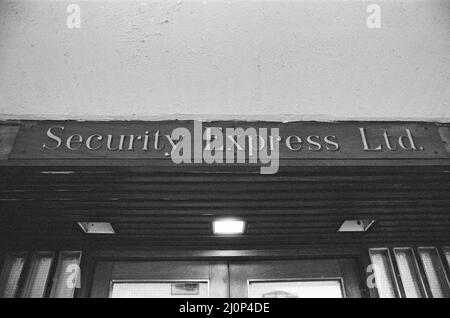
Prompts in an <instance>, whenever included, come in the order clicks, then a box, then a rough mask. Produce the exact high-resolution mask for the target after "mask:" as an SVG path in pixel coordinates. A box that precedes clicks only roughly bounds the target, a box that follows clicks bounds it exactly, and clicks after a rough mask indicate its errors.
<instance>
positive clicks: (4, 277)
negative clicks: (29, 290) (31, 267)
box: [0, 253, 26, 298]
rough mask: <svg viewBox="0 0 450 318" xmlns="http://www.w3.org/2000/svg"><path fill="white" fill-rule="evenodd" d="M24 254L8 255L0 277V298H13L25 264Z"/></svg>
mask: <svg viewBox="0 0 450 318" xmlns="http://www.w3.org/2000/svg"><path fill="white" fill-rule="evenodd" d="M25 259H26V253H17V254H8V255H7V257H6V260H5V263H4V265H3V270H2V273H1V275H0V297H1V298H14V297H15V295H16V292H17V287H18V283H19V279H20V276H21V274H22V270H23V266H24V264H25Z"/></svg>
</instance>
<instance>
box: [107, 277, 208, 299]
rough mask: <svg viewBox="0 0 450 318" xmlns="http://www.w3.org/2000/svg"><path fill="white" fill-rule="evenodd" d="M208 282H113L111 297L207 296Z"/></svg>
mask: <svg viewBox="0 0 450 318" xmlns="http://www.w3.org/2000/svg"><path fill="white" fill-rule="evenodd" d="M207 297H209V292H208V282H206V281H205V282H177V281H173V282H113V284H112V290H111V298H207Z"/></svg>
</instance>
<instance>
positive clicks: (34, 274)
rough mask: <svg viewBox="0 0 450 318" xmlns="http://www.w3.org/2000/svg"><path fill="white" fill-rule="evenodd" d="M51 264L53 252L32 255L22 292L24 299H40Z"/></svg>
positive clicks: (42, 295)
mask: <svg viewBox="0 0 450 318" xmlns="http://www.w3.org/2000/svg"><path fill="white" fill-rule="evenodd" d="M52 262H53V252H37V253H35V254H34V255H33V260H32V265H31V270H30V272H29V273H28V277H27V282H26V285H25V288H24V290H23V292H22V297H24V298H42V297H44V293H45V289H46V288H47V283H48V276H49V273H50V268H51V266H52Z"/></svg>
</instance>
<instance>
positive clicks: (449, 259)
mask: <svg viewBox="0 0 450 318" xmlns="http://www.w3.org/2000/svg"><path fill="white" fill-rule="evenodd" d="M444 253H445V258H446V259H447V264H448V266H450V247H446V248H445V249H444Z"/></svg>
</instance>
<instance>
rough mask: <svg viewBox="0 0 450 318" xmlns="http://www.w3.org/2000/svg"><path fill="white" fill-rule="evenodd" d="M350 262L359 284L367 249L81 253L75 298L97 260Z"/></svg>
mask: <svg viewBox="0 0 450 318" xmlns="http://www.w3.org/2000/svg"><path fill="white" fill-rule="evenodd" d="M332 258H334V259H345V258H351V259H354V260H355V261H356V262H357V264H358V267H359V268H358V274H359V277H360V280H361V282H364V281H366V278H367V277H366V275H367V273H366V271H365V268H366V267H367V264H370V260H369V259H368V255H367V248H365V247H362V246H353V247H352V246H336V247H308V248H301V249H286V250H184V251H176V250H167V251H161V250H156V251H149V250H147V251H143V250H137V251H132V250H85V251H83V259H82V262H81V288H80V289H77V290H76V292H75V297H77V298H89V297H90V293H91V289H92V286H93V281H94V276H95V269H96V265H97V263H98V262H101V261H110V262H117V261H150V262H151V261H170V262H177V261H181V262H195V261H210V262H216V263H228V262H231V263H233V262H240V261H255V262H256V261H283V260H285V261H294V260H306V259H332ZM361 294H362V297H374V295H373V293H372V291H371V290H369V288H368V287H367V286H366V285H365V284H362V285H361Z"/></svg>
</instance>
